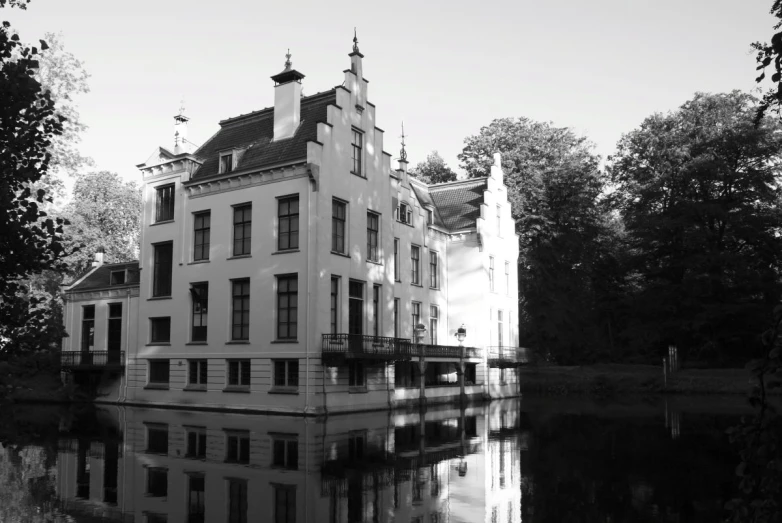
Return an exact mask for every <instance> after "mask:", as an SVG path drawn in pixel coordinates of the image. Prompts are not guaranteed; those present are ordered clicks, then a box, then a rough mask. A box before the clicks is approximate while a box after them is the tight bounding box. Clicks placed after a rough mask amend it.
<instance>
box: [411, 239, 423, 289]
mask: <svg viewBox="0 0 782 523" xmlns="http://www.w3.org/2000/svg"><path fill="white" fill-rule="evenodd" d="M410 264H411V267H410V284H411V285H421V247H420V246H418V245H415V244H411V245H410Z"/></svg>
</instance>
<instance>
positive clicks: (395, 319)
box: [394, 298, 399, 338]
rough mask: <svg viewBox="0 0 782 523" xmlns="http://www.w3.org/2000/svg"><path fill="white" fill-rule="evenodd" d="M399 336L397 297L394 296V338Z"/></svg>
mask: <svg viewBox="0 0 782 523" xmlns="http://www.w3.org/2000/svg"><path fill="white" fill-rule="evenodd" d="M398 337H399V298H394V338H398Z"/></svg>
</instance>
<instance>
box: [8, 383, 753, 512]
mask: <svg viewBox="0 0 782 523" xmlns="http://www.w3.org/2000/svg"><path fill="white" fill-rule="evenodd" d="M744 403H745V402H744V401H743V400H742V399H741V398H727V399H725V398H706V399H704V398H700V399H698V398H674V399H668V400H664V399H659V400H654V401H652V402H640V401H636V402H628V403H605V404H598V403H593V402H588V401H573V400H564V399H555V398H547V399H534V398H533V399H525V400H505V401H496V402H493V403H491V404H489V405H482V406H476V407H468V408H466V409H459V408H430V409H428V410H427V411H426V412H418V411H413V412H377V413H365V414H357V415H350V416H334V417H330V418H328V419H321V420H313V419H302V418H297V417H284V416H257V415H239V414H226V413H211V412H194V411H180V410H157V409H143V408H131V407H106V408H98V409H93V408H87V407H81V408H71V409H67V410H63V409H58V408H55V407H45V406H37V405H36V406H30V405H27V406H15V407H13V408H6V409H5V411H3V412H2V413H0V414H2V422H3V428H2V429H0V438H2V440H3V441H4V446H3V448H2V449H0V521H2V522H17V521H20V522H25V521H85V522H98V521H106V522H108V521H112V522H114V521H123V522H148V523H155V522H177V523H179V522H182V523H184V522H224V521H225V522H237V523H239V522H241V523H244V522H249V521H253V522H272V523H277V522H283V523H294V522H295V523H310V522H318V523H320V522H324V523H353V522H364V521H366V522H403V523H445V522H467V523H474V522H486V523H506V522H507V523H515V522H521V521H524V522H527V521H533V522H538V521H539V522H561V521H600V522H624V521H628V522H629V521H671V522H674V521H675V522H700V521H704V522H705V521H709V522H711V521H719V520H720V519H721V517H722V516H723V511H722V507H723V505H724V503H725V501H726V500H727V499H729V498H730V497H731V496H732V495H733V494H734V490H735V482H734V475H733V471H734V468H735V466H736V463H737V456H736V452H735V449H733V448H731V446H730V445H729V443H728V441H727V438H726V436H725V434H724V432H725V429H726V428H728V427H729V426H731V425H732V424H735V423H736V422H737V421H738V419H739V417H740V416H741V414H743V413H748V412H749V411H748V410H747V408H746V407H745V406H744Z"/></svg>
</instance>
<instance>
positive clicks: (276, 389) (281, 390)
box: [268, 387, 299, 396]
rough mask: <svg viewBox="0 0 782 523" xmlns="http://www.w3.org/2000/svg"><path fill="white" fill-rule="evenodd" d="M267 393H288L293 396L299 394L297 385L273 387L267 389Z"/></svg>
mask: <svg viewBox="0 0 782 523" xmlns="http://www.w3.org/2000/svg"><path fill="white" fill-rule="evenodd" d="M268 392H269V394H290V395H293V396H298V395H299V388H298V387H274V388H272V389H269V391H268Z"/></svg>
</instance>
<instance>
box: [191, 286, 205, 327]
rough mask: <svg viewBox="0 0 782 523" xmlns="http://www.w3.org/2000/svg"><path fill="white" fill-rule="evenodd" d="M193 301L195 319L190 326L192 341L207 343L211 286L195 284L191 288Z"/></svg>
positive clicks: (193, 318)
mask: <svg viewBox="0 0 782 523" xmlns="http://www.w3.org/2000/svg"><path fill="white" fill-rule="evenodd" d="M190 297H191V299H192V301H193V317H192V321H191V325H190V341H206V327H207V323H208V319H209V318H208V309H209V284H208V283H193V284H192V285H191V286H190Z"/></svg>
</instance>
